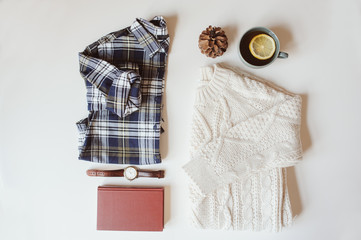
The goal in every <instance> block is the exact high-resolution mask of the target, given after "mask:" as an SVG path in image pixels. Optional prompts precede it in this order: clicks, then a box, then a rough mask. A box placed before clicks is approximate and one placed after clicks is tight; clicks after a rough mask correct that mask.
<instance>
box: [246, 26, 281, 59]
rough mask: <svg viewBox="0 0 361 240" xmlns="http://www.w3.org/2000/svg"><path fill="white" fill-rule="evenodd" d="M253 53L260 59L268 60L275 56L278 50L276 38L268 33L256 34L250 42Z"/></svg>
mask: <svg viewBox="0 0 361 240" xmlns="http://www.w3.org/2000/svg"><path fill="white" fill-rule="evenodd" d="M249 50H250V51H251V54H252V55H253V56H254V57H255V58H257V59H260V60H266V59H269V58H271V57H272V56H273V54H274V53H275V51H276V43H275V40H274V39H273V38H272V37H270V36H269V35H267V34H264V33H262V34H258V35H256V36H254V37H253V38H252V40H251V42H250V43H249Z"/></svg>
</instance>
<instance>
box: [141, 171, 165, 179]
mask: <svg viewBox="0 0 361 240" xmlns="http://www.w3.org/2000/svg"><path fill="white" fill-rule="evenodd" d="M138 177H151V178H164V170H158V171H154V170H140V169H138Z"/></svg>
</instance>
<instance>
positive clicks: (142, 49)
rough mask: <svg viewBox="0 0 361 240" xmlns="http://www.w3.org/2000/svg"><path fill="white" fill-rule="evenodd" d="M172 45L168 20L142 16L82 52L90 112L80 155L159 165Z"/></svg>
mask: <svg viewBox="0 0 361 240" xmlns="http://www.w3.org/2000/svg"><path fill="white" fill-rule="evenodd" d="M168 48H169V35H168V31H167V27H166V22H165V20H164V19H163V17H161V16H157V17H155V18H153V19H152V20H151V21H146V20H144V19H141V18H138V19H136V21H134V23H133V24H132V25H131V26H130V27H127V28H125V29H122V30H120V31H117V32H113V33H110V34H108V35H106V36H104V37H102V38H100V39H99V40H98V41H96V42H95V43H93V44H91V45H89V46H88V47H87V48H86V49H85V50H84V52H82V53H80V54H79V62H80V73H81V76H82V77H83V79H84V80H85V84H86V89H87V102H88V110H89V116H88V117H87V118H85V119H82V120H80V121H79V122H77V126H78V130H79V133H80V138H79V151H80V154H79V159H81V160H86V161H92V162H99V163H116V164H154V163H160V162H161V157H160V152H159V137H160V130H161V127H160V121H161V102H162V94H163V88H164V72H165V65H166V57H167V52H168Z"/></svg>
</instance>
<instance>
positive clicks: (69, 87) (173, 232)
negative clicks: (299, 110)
mask: <svg viewBox="0 0 361 240" xmlns="http://www.w3.org/2000/svg"><path fill="white" fill-rule="evenodd" d="M155 15H163V16H164V17H165V18H166V20H167V21H168V27H169V32H170V35H171V49H170V54H169V59H168V71H167V75H166V94H165V99H164V100H165V106H166V111H165V113H166V121H167V127H166V131H167V133H166V134H165V135H163V136H162V154H163V157H164V160H163V163H162V164H161V165H157V166H149V167H148V168H153V169H157V168H160V169H166V178H165V179H164V180H156V179H152V180H149V179H147V180H146V179H139V180H136V181H134V182H132V183H131V184H130V183H128V182H127V181H126V180H125V179H101V178H90V177H87V176H86V175H85V171H86V170H87V169H88V168H91V167H99V166H97V165H95V164H91V163H88V162H83V161H78V160H77V154H78V152H77V130H76V127H75V122H76V121H77V120H79V119H81V118H83V117H84V116H86V114H87V111H86V99H85V88H84V83H83V80H82V79H81V77H80V75H79V72H78V59H77V53H78V52H79V51H82V50H83V49H84V47H85V46H87V45H88V44H90V43H91V42H93V41H95V40H97V39H98V38H99V37H101V36H103V35H105V34H107V33H109V32H112V31H115V30H119V29H122V28H124V27H126V26H128V25H130V24H131V23H132V21H133V20H134V19H135V18H136V17H143V18H147V19H149V18H151V17H153V16H155ZM360 23H361V2H360V1H352V0H350V1H314V0H303V1H281V0H276V1H267V0H258V1H251V0H247V1H226V0H224V1H175V0H174V1H165V0H163V1H158V0H153V1H150V0H149V1H140V0H137V1H116V0H114V1H105V0H104V1H85V0H78V1H71V0H68V1H41V0H32V1H25V0H18V1H14V0H0V114H1V115H0V116H1V118H0V134H1V135H0V136H1V138H0V158H1V161H0V239H2V240H3V239H4V240H8V239H88V240H89V239H107V238H109V239H124V238H128V239H129V238H132V239H159V240H160V239H226V238H227V239H294V240H296V239H359V236H360V234H361V228H360V226H361V204H360V202H361V191H360V182H361V174H360V167H361V157H360V137H361V127H360V122H361V113H360V107H359V104H360V102H361V94H360V93H361V78H360V77H361V67H360V63H361V48H360V39H361V24H360ZM210 24H212V25H216V26H221V27H224V29H225V30H226V33H227V35H228V37H229V44H230V46H229V48H228V50H227V52H226V53H225V55H224V56H222V57H220V58H217V59H215V60H213V59H207V58H206V57H204V56H203V55H201V54H200V52H199V50H198V47H197V40H198V35H199V33H200V32H201V31H202V30H203V29H204V28H205V27H207V26H208V25H210ZM254 26H266V27H270V28H271V29H273V30H274V31H275V33H276V34H277V35H278V36H279V38H280V41H281V49H282V50H284V51H286V52H288V53H289V54H290V57H289V59H287V60H277V61H276V62H275V63H274V64H272V65H271V66H269V67H267V68H264V69H259V70H253V69H250V68H247V67H245V66H244V65H243V64H242V63H241V61H240V60H239V59H238V56H237V53H236V46H237V42H238V41H239V38H240V37H241V35H242V34H243V33H244V32H245V31H247V30H248V29H249V28H251V27H254ZM215 62H225V63H228V64H229V65H231V66H233V67H237V68H239V69H243V70H246V71H248V72H251V73H254V74H255V75H257V76H259V77H262V78H264V79H268V80H270V81H272V82H274V83H276V84H278V85H280V86H282V87H284V88H286V89H288V90H289V91H292V92H295V93H299V94H302V96H303V100H304V106H303V121H302V123H303V125H302V140H303V144H304V150H305V154H304V161H303V162H302V163H301V164H299V165H298V166H296V167H295V168H294V169H291V171H290V176H289V178H290V179H289V181H290V182H289V188H290V192H291V204H292V205H293V210H294V212H296V213H298V217H297V219H296V221H295V224H294V226H292V227H291V228H290V229H287V230H286V231H284V232H282V233H279V234H269V233H251V232H225V231H201V230H194V229H193V228H192V227H191V226H189V224H188V218H187V216H188V211H189V202H188V190H187V181H188V179H187V178H186V176H185V174H184V172H183V171H182V169H181V167H182V166H183V165H184V164H185V163H186V162H187V161H188V147H189V136H190V120H191V115H192V104H193V99H194V93H195V86H196V80H197V78H198V69H199V67H200V66H204V65H207V64H211V63H215ZM108 167H109V168H110V167H113V168H114V167H118V166H108ZM109 183H111V184H123V185H163V186H165V187H166V206H165V210H166V212H165V220H166V224H165V229H164V232H162V233H144V232H104V231H96V230H95V229H96V188H97V186H98V185H102V184H109Z"/></svg>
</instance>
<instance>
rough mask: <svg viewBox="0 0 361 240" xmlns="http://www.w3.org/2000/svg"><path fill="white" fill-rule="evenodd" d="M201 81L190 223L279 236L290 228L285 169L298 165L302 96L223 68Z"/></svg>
mask: <svg viewBox="0 0 361 240" xmlns="http://www.w3.org/2000/svg"><path fill="white" fill-rule="evenodd" d="M200 82H201V84H200V87H199V88H198V89H197V95H196V101H195V106H194V114H193V122H192V136H191V160H190V162H188V163H187V164H186V165H185V166H184V169H185V171H186V172H187V173H188V175H189V176H190V178H191V179H192V181H190V189H191V191H190V194H191V204H192V212H191V214H192V222H193V224H194V225H195V226H196V227H198V228H211V229H233V230H252V231H261V230H268V231H273V232H278V231H280V230H281V229H282V227H284V226H288V225H290V224H291V223H292V213H291V207H290V202H289V197H288V192H287V185H286V169H285V167H289V166H293V165H295V164H296V163H297V162H299V160H301V155H302V150H301V142H300V137H299V130H300V119H301V97H300V96H297V95H293V94H290V93H286V92H285V91H283V90H281V89H279V88H275V87H271V86H270V85H269V84H267V83H264V82H260V81H258V80H255V79H253V78H252V77H250V76H247V75H238V74H236V73H235V72H233V71H231V70H228V69H226V68H223V67H221V66H220V65H218V64H216V65H213V66H211V67H205V68H202V69H201V81H200Z"/></svg>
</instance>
